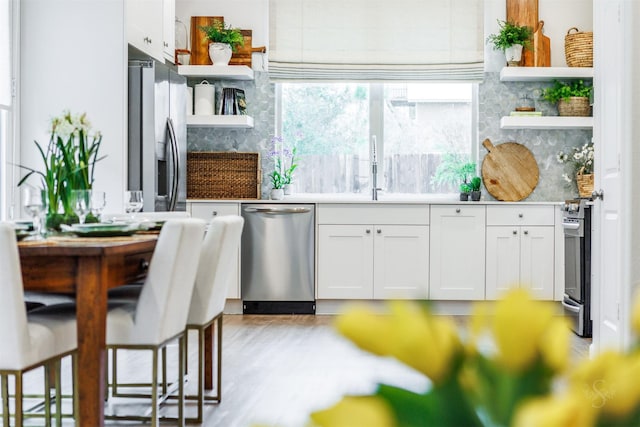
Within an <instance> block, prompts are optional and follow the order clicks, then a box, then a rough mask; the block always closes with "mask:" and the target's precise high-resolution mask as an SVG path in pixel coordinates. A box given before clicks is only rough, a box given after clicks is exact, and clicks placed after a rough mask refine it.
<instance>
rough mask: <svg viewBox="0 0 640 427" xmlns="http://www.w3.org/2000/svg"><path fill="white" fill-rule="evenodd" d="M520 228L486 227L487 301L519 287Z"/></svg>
mask: <svg viewBox="0 0 640 427" xmlns="http://www.w3.org/2000/svg"><path fill="white" fill-rule="evenodd" d="M520 233H521V230H520V227H517V226H503V227H487V252H486V255H487V294H486V297H487V299H497V298H499V297H500V296H501V295H502V293H503V292H504V291H506V290H508V289H511V288H517V287H519V286H520Z"/></svg>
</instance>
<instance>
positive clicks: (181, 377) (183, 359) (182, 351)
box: [178, 336, 186, 427]
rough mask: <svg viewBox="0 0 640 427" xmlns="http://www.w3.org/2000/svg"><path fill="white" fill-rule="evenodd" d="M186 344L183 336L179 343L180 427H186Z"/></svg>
mask: <svg viewBox="0 0 640 427" xmlns="http://www.w3.org/2000/svg"><path fill="white" fill-rule="evenodd" d="M185 342H186V340H185V339H184V337H183V336H181V337H180V339H179V342H178V347H179V350H178V426H179V427H184V375H185V362H186V355H185Z"/></svg>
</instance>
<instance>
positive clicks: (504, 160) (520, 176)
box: [482, 139, 540, 202]
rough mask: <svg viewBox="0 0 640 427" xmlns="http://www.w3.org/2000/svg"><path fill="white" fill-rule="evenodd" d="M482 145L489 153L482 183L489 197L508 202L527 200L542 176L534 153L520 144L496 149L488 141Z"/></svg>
mask: <svg viewBox="0 0 640 427" xmlns="http://www.w3.org/2000/svg"><path fill="white" fill-rule="evenodd" d="M482 145H484V147H485V148H486V149H487V150H488V151H489V153H488V154H487V155H486V156H485V158H484V160H483V161H482V181H483V183H484V186H485V188H486V189H487V191H488V192H489V194H491V195H492V196H493V197H495V198H496V199H497V200H502V201H505V202H517V201H519V200H522V199H525V198H527V197H528V196H529V195H530V194H531V192H533V190H534V189H535V188H536V186H537V185H538V178H539V175H540V171H539V170H538V163H537V162H536V159H535V158H534V157H533V154H531V151H529V149H528V148H527V147H525V146H524V145H522V144H518V143H517V142H505V143H503V144H498V145H496V146H494V145H493V144H492V143H491V141H489V140H488V139H485V140H484V142H483V143H482Z"/></svg>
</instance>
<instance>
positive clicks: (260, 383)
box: [28, 315, 591, 427]
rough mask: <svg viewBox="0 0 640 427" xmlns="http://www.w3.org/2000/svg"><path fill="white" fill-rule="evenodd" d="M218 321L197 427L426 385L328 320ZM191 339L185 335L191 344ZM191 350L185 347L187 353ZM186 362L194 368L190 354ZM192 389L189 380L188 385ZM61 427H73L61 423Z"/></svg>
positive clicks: (282, 425) (283, 424)
mask: <svg viewBox="0 0 640 427" xmlns="http://www.w3.org/2000/svg"><path fill="white" fill-rule="evenodd" d="M224 319H225V320H224V333H223V338H224V349H223V360H224V362H223V385H222V390H223V398H222V402H221V403H220V404H218V405H207V407H206V409H205V422H204V423H203V424H202V426H207V427H213V426H224V427H234V426H242V427H246V426H251V425H254V424H261V425H266V426H279V427H287V426H302V425H304V424H305V421H306V419H307V417H308V414H309V413H310V412H312V411H314V410H316V409H320V408H324V407H327V406H329V405H331V404H332V403H333V402H335V401H337V400H339V399H340V397H341V396H342V395H344V394H347V393H369V392H371V391H372V390H373V389H374V388H375V384H376V383H377V382H385V383H388V384H395V385H400V386H403V387H406V388H410V389H413V390H416V391H421V390H424V389H425V388H426V387H428V382H427V381H426V380H425V378H424V377H423V376H422V375H420V374H418V373H416V372H414V371H412V370H411V369H409V368H407V367H405V366H404V365H402V364H400V363H398V362H396V361H394V360H392V359H383V358H380V357H375V356H371V355H369V354H367V353H364V352H362V351H360V350H359V349H357V348H355V347H354V346H353V345H352V344H351V343H350V342H348V341H346V340H345V339H343V338H341V337H340V336H338V335H337V334H336V333H335V332H334V331H333V329H332V326H331V322H332V320H333V317H332V316H320V315H318V316H297V315H296V316H273V315H272V316H253V315H252V316H246V315H245V316H242V315H228V316H225V318H224ZM461 322H462V320H461ZM194 339H195V336H192V337H190V341H191V342H194V341H193V340H194ZM590 343H591V340H590V339H580V338H578V337H576V336H573V341H572V354H573V356H572V357H573V358H574V359H576V360H577V359H581V358H585V357H587V355H588V346H589V344H590ZM193 349H194V346H193V345H192V346H191V348H190V353H191V352H192V351H193ZM173 350H175V349H173ZM172 353H173V352H172ZM118 360H119V363H120V372H121V375H122V376H121V378H123V379H126V380H134V379H135V380H140V379H145V378H146V377H145V376H143V375H142V373H143V372H146V371H147V370H148V366H150V365H149V364H148V363H149V360H148V359H146V358H145V357H142V356H140V354H139V353H138V354H136V355H134V354H132V353H128V354H124V353H123V354H122V355H120V356H119V357H118ZM189 363H190V366H191V367H193V368H195V366H196V365H195V363H196V361H195V356H194V354H191V355H190V360H189ZM66 372H68V370H67V371H66ZM37 377H38V374H35V375H32V378H31V379H30V380H29V381H28V384H37V383H38V382H39V379H38V378H37ZM65 384H67V385H68V378H67V379H66V381H65ZM191 387H193V381H191V382H190V383H189V384H188V388H191ZM130 402H131V401H124V400H123V401H117V402H116V403H114V404H109V405H108V407H109V410H112V411H115V412H123V411H128V412H131V411H134V412H136V411H137V412H140V411H143V410H144V408H145V406H144V405H141V404H132V403H130ZM168 406H169V407H168V408H166V409H163V411H166V412H167V413H172V412H173V410H174V408H172V407H171V405H168ZM194 410H195V408H194V407H193V404H189V405H188V407H187V415H188V416H189V415H193V414H194V412H193V411H194ZM41 424H42V421H41V420H39V422H38V420H35V421H34V422H33V424H29V425H41ZM67 425H68V426H72V425H73V422H72V421H66V422H65V426H67ZM108 425H113V426H139V425H144V424H139V423H123V422H109V423H108Z"/></svg>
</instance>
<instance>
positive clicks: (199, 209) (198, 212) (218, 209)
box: [187, 203, 240, 299]
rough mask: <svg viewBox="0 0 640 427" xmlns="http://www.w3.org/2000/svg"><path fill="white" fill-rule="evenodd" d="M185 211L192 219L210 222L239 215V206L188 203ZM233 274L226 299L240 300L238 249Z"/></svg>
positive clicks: (231, 204) (232, 204) (233, 204)
mask: <svg viewBox="0 0 640 427" xmlns="http://www.w3.org/2000/svg"><path fill="white" fill-rule="evenodd" d="M187 210H189V211H190V212H191V216H192V217H193V218H200V219H204V220H205V221H207V223H208V222H209V221H211V219H212V218H214V217H216V216H222V215H240V205H239V204H238V203H190V206H188V207H187ZM233 262H234V264H235V265H234V268H233V274H232V276H231V278H230V279H229V280H231V283H230V284H229V291H228V292H227V298H228V299H239V298H240V248H239V247H238V256H237V257H236V259H235V260H234V261H233Z"/></svg>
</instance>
